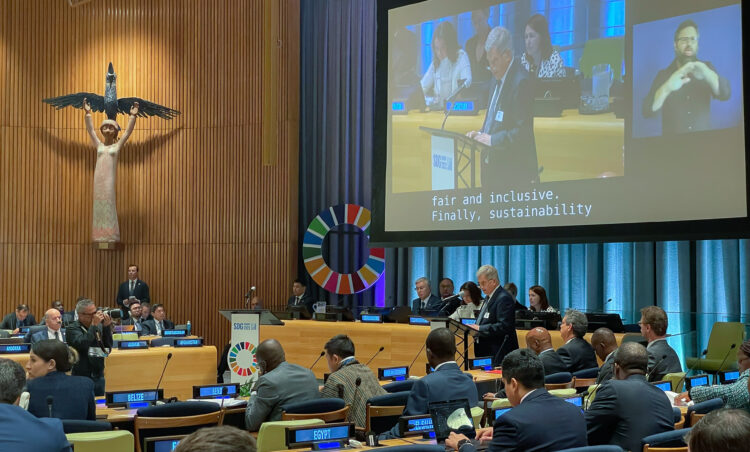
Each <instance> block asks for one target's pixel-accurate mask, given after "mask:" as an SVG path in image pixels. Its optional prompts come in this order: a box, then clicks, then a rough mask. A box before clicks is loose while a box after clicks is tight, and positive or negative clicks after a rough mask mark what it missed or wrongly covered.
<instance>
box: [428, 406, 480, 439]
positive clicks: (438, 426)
mask: <svg viewBox="0 0 750 452" xmlns="http://www.w3.org/2000/svg"><path fill="white" fill-rule="evenodd" d="M427 409H428V411H429V412H430V417H431V418H432V425H433V428H434V429H435V439H436V440H437V441H438V442H442V441H444V440H445V438H447V437H448V436H450V434H451V432H456V433H462V434H464V435H466V436H467V437H469V438H474V437H475V436H476V432H475V431H474V420H473V418H472V416H471V410H470V409H469V401H468V400H466V399H459V400H448V401H445V402H433V403H430V404H428V406H427Z"/></svg>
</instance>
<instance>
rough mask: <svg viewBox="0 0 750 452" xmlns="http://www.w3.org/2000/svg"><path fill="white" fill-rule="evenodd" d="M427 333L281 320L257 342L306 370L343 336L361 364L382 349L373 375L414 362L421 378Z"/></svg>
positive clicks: (558, 341) (521, 339) (393, 326)
mask: <svg viewBox="0 0 750 452" xmlns="http://www.w3.org/2000/svg"><path fill="white" fill-rule="evenodd" d="M429 333H430V327H429V326H422V325H409V324H403V323H362V322H359V321H357V322H321V321H315V320H284V325H263V326H261V328H260V340H261V341H263V340H266V339H276V340H278V341H279V342H280V343H281V345H282V347H284V352H285V354H286V360H287V361H289V362H292V363H295V364H299V365H300V366H304V367H309V366H310V365H311V364H312V363H313V361H315V359H316V358H317V357H318V356H319V355H320V352H321V350H323V346H324V345H325V343H326V342H328V340H329V339H330V338H332V337H333V336H335V335H337V334H346V335H348V336H349V337H350V338H351V339H352V341H353V342H354V347H355V352H356V353H355V356H356V357H357V359H358V360H359V361H360V362H361V363H363V364H364V363H367V362H368V361H369V360H370V358H372V356H373V355H375V353H376V352H377V351H378V349H379V348H380V347H381V346H382V347H384V349H383V351H382V352H380V353H379V354H378V355H377V356H376V357H375V359H373V360H372V362H371V363H370V364H369V367H370V369H371V370H372V371H373V372H374V373H375V374H376V375H377V372H378V368H380V367H392V366H403V365H409V363H411V362H412V360H414V365H413V366H412V367H411V370H410V375H415V376H424V375H425V374H426V364H427V357H426V355H425V352H424V349H423V346H424V343H425V339H426V338H427V335H428V334H429ZM526 333H528V330H516V334H517V336H518V343H519V345H520V346H522V347H523V346H525V344H526ZM550 335H551V336H552V346H553V347H554V348H555V349H557V348H559V347H560V346H562V345H563V340H562V337H560V332H559V331H550ZM623 336H624V334H615V337H616V339H617V343H618V344H619V343H620V342H621V341H622V337H623ZM469 340H470V341H471V339H469ZM586 340H588V341H590V340H591V333H588V334H587V335H586ZM462 350H463V346H460V347H459V351H462ZM473 352H474V347H473V342H470V345H469V355H471V356H473ZM415 358H416V360H415ZM312 371H313V372H314V373H315V376H316V377H317V378H321V379H322V378H323V374H324V373H328V372H330V371H329V369H328V365H327V364H326V361H325V359H320V360H319V361H318V362H317V363H316V364H315V366H314V367H313V369H312ZM490 375H491V374H490Z"/></svg>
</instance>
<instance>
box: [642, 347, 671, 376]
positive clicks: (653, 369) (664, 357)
mask: <svg viewBox="0 0 750 452" xmlns="http://www.w3.org/2000/svg"><path fill="white" fill-rule="evenodd" d="M665 359H667V355H666V353H665V354H664V355H662V357H661V359H660V360H659V361H657V362H656V364H654V367H652V368H651V372H646V381H651V375H653V373H654V372H656V368H657V367H659V364H661V363H662V362H663V361H664V360H665Z"/></svg>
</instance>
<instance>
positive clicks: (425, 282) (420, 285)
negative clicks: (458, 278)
mask: <svg viewBox="0 0 750 452" xmlns="http://www.w3.org/2000/svg"><path fill="white" fill-rule="evenodd" d="M414 288H415V289H416V291H417V298H415V299H413V300H412V301H411V305H410V306H409V307H411V310H412V312H413V313H415V314H418V313H419V312H421V311H437V310H438V309H440V306H441V305H442V304H443V302H442V301H441V300H440V297H438V296H436V295H435V294H433V293H432V284H430V280H429V279H427V278H425V277H424V276H423V277H421V278H419V279H417V280H416V281H414Z"/></svg>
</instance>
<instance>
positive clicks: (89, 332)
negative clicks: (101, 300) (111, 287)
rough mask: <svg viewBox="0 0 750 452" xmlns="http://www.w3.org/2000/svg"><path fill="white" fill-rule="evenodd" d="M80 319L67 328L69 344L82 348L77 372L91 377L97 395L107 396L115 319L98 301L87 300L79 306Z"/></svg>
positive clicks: (74, 372)
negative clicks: (107, 366) (107, 360)
mask: <svg viewBox="0 0 750 452" xmlns="http://www.w3.org/2000/svg"><path fill="white" fill-rule="evenodd" d="M76 312H77V313H78V320H77V321H75V322H73V323H71V324H70V325H69V326H68V328H67V329H66V333H67V338H68V345H70V346H71V347H73V348H75V349H76V350H77V351H78V355H79V357H80V359H79V361H78V363H77V364H76V365H75V366H73V375H79V376H82V377H88V378H91V379H92V380H93V381H94V394H95V395H97V396H103V395H104V359H105V358H106V357H107V355H108V354H109V352H110V350H111V348H112V318H111V317H110V316H109V314H107V313H105V312H103V311H101V310H98V309H97V308H96V304H94V302H93V301H91V300H89V299H83V300H81V301H79V302H78V304H77V305H76Z"/></svg>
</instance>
